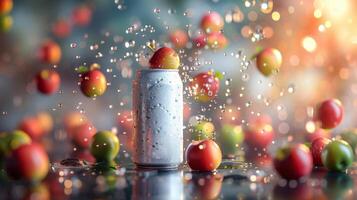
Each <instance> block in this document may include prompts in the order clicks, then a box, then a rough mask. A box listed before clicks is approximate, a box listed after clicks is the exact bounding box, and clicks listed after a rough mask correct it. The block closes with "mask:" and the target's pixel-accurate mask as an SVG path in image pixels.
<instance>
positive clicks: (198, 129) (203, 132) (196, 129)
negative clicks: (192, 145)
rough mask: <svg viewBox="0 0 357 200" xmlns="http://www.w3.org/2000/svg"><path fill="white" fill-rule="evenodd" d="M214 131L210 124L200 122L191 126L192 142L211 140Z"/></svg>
mask: <svg viewBox="0 0 357 200" xmlns="http://www.w3.org/2000/svg"><path fill="white" fill-rule="evenodd" d="M214 130H215V128H214V125H213V123H212V122H208V121H200V122H198V123H197V124H195V125H194V126H193V132H192V140H204V139H212V138H213V134H214Z"/></svg>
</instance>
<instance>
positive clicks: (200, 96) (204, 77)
mask: <svg viewBox="0 0 357 200" xmlns="http://www.w3.org/2000/svg"><path fill="white" fill-rule="evenodd" d="M190 89H191V91H192V94H193V96H194V97H195V99H196V100H197V101H199V102H208V101H210V100H212V99H214V98H215V97H216V96H217V93H218V90H219V79H218V78H217V77H216V76H215V74H214V73H213V72H211V71H209V72H203V73H199V74H197V75H196V76H195V77H194V78H193V80H192V82H191V83H190Z"/></svg>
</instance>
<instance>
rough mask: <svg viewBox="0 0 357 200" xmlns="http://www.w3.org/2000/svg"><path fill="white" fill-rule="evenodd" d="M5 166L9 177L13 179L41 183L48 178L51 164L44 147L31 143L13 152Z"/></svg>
mask: <svg viewBox="0 0 357 200" xmlns="http://www.w3.org/2000/svg"><path fill="white" fill-rule="evenodd" d="M5 165H6V172H7V174H8V176H9V177H11V178H13V179H22V180H27V181H41V180H43V179H44V178H45V177H46V175H47V173H48V171H49V166H50V163H49V159H48V155H47V153H46V151H45V150H44V149H43V147H42V146H41V145H39V144H36V143H31V144H24V145H21V146H20V147H19V148H17V149H15V150H14V151H12V153H11V155H10V156H9V158H8V159H7V160H6V163H5Z"/></svg>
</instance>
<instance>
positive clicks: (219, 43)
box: [206, 33, 228, 50]
mask: <svg viewBox="0 0 357 200" xmlns="http://www.w3.org/2000/svg"><path fill="white" fill-rule="evenodd" d="M206 37H207V46H208V47H210V48H211V49H217V50H219V49H224V48H226V47H227V45H228V39H227V38H226V36H224V35H223V34H222V33H210V34H208V35H207V36H206Z"/></svg>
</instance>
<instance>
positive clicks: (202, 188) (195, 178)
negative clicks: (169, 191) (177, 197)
mask: <svg viewBox="0 0 357 200" xmlns="http://www.w3.org/2000/svg"><path fill="white" fill-rule="evenodd" d="M222 181H223V176H222V174H210V173H209V174H207V173H200V172H194V173H192V184H193V190H192V194H191V195H192V197H194V199H207V200H208V199H216V198H217V197H218V196H219V194H220V193H221V189H222Z"/></svg>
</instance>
